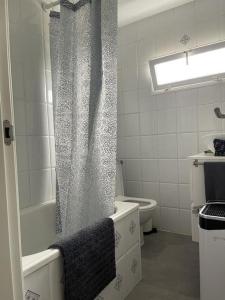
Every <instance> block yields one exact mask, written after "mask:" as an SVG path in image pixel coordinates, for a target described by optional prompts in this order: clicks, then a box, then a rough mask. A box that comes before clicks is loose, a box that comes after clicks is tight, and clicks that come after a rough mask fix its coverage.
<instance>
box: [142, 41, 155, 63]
mask: <svg viewBox="0 0 225 300" xmlns="http://www.w3.org/2000/svg"><path fill="white" fill-rule="evenodd" d="M155 56H156V45H155V41H154V39H152V37H150V38H148V39H146V38H145V39H143V40H140V42H139V43H138V63H139V64H140V65H141V64H142V65H143V64H145V63H146V62H149V61H150V60H151V59H152V58H153V57H155Z"/></svg>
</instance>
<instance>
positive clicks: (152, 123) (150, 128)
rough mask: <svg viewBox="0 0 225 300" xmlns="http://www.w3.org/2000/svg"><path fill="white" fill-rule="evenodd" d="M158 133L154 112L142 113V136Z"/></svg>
mask: <svg viewBox="0 0 225 300" xmlns="http://www.w3.org/2000/svg"><path fill="white" fill-rule="evenodd" d="M156 132H157V120H156V115H155V113H154V112H146V113H140V133H141V135H152V134H155V133H156Z"/></svg>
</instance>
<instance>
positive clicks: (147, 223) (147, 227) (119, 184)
mask: <svg viewBox="0 0 225 300" xmlns="http://www.w3.org/2000/svg"><path fill="white" fill-rule="evenodd" d="M116 201H125V202H133V203H138V204H139V212H140V230H141V246H143V245H144V233H150V232H151V231H152V229H153V228H152V217H153V213H154V211H155V209H156V207H157V202H156V201H155V200H152V199H144V198H135V197H128V196H124V185H123V173H122V167H121V163H120V162H117V166H116Z"/></svg>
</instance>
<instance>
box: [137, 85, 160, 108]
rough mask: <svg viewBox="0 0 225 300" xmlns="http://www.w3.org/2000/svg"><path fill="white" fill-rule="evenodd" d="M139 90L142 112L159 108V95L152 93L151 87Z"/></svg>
mask: <svg viewBox="0 0 225 300" xmlns="http://www.w3.org/2000/svg"><path fill="white" fill-rule="evenodd" d="M138 92H139V93H138V100H139V110H140V112H148V111H153V110H155V109H156V108H157V97H156V96H154V95H152V92H151V90H150V88H149V89H141V90H139V91H138Z"/></svg>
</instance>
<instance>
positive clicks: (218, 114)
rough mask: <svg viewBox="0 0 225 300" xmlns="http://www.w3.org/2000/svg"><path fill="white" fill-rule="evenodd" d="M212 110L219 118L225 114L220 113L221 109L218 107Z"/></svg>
mask: <svg viewBox="0 0 225 300" xmlns="http://www.w3.org/2000/svg"><path fill="white" fill-rule="evenodd" d="M214 112H215V114H216V116H217V118H219V119H225V114H222V113H221V110H220V108H219V107H216V108H214Z"/></svg>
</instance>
